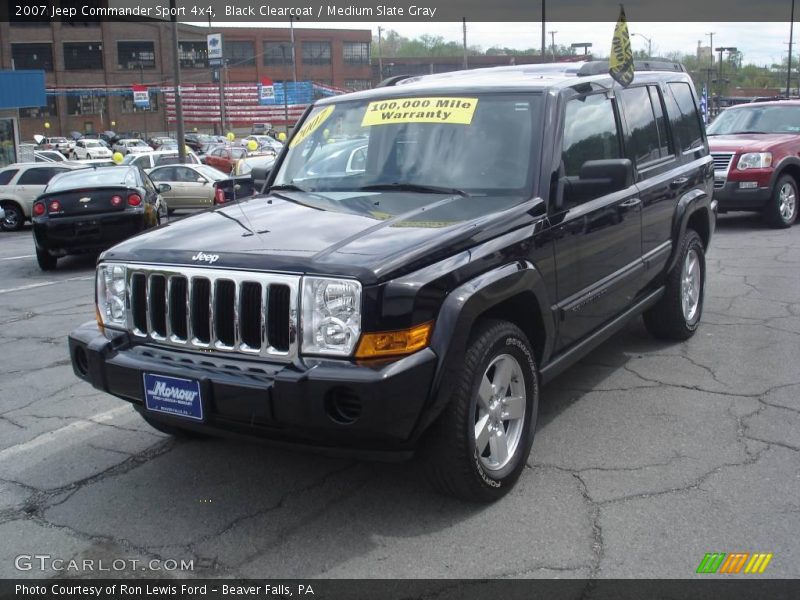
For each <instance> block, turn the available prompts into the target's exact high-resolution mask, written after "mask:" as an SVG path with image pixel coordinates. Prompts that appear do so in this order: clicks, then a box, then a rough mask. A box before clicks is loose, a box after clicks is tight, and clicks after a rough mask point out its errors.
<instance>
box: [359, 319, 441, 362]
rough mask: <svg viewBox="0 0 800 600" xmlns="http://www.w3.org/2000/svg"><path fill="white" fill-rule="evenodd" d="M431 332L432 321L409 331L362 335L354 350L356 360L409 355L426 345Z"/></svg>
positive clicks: (401, 330)
mask: <svg viewBox="0 0 800 600" xmlns="http://www.w3.org/2000/svg"><path fill="white" fill-rule="evenodd" d="M431 331H433V321H429V322H428V323H423V324H422V325H417V326H416V327H412V328H411V329H400V330H397V331H380V332H377V333H364V334H362V336H361V341H360V342H359V343H358V348H357V349H356V358H382V357H384V356H398V355H400V354H411V353H412V352H416V351H417V350H422V349H423V348H425V347H426V346H427V345H428V342H429V341H430V339H431Z"/></svg>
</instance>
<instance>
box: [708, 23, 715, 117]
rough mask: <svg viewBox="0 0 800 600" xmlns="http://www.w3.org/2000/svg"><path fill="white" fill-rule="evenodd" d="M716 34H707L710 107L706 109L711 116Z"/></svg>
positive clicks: (712, 32) (711, 32)
mask: <svg viewBox="0 0 800 600" xmlns="http://www.w3.org/2000/svg"><path fill="white" fill-rule="evenodd" d="M715 33H716V32H715V31H709V32H708V33H707V34H706V35H707V36H708V58H709V64H708V77H707V79H708V86H707V87H706V90H707V95H708V99H707V100H706V102H708V106H707V107H706V110H708V113H709V115H710V114H711V95H712V93H711V73H713V72H714V34H715Z"/></svg>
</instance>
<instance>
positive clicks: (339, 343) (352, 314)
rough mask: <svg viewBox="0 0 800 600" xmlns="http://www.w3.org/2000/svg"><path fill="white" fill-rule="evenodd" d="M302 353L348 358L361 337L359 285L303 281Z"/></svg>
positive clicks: (344, 281) (349, 281) (316, 279)
mask: <svg viewBox="0 0 800 600" xmlns="http://www.w3.org/2000/svg"><path fill="white" fill-rule="evenodd" d="M302 327H303V353H304V354H327V355H334V356H350V355H351V354H352V353H353V349H354V348H355V346H356V344H357V343H358V338H359V336H360V335H361V284H360V283H359V282H358V281H354V280H352V279H329V278H324V277H304V278H303V321H302Z"/></svg>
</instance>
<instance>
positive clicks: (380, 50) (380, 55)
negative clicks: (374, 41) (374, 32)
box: [378, 27, 383, 83]
mask: <svg viewBox="0 0 800 600" xmlns="http://www.w3.org/2000/svg"><path fill="white" fill-rule="evenodd" d="M381 81H383V48H382V47H381V28H380V27H378V83H380V82H381Z"/></svg>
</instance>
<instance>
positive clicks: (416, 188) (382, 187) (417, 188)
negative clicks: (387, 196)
mask: <svg viewBox="0 0 800 600" xmlns="http://www.w3.org/2000/svg"><path fill="white" fill-rule="evenodd" d="M392 190H399V191H404V192H420V193H422V194H449V195H451V196H452V195H455V196H464V197H468V196H469V194H468V193H467V192H465V191H464V190H459V189H456V188H448V187H439V186H436V185H425V184H421V183H400V182H395V183H375V184H373V185H365V186H363V187H360V188H358V191H360V192H379V191H392Z"/></svg>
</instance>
